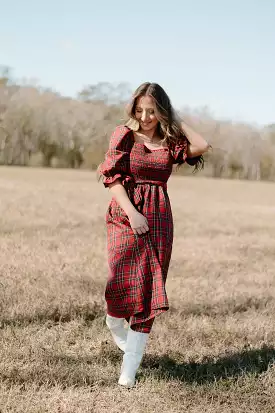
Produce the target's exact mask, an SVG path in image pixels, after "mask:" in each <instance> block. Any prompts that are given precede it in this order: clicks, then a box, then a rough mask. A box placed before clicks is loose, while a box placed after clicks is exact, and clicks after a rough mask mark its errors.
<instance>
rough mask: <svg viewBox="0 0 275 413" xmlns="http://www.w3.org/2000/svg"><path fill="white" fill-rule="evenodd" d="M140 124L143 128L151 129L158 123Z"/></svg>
mask: <svg viewBox="0 0 275 413" xmlns="http://www.w3.org/2000/svg"><path fill="white" fill-rule="evenodd" d="M140 126H141V129H144V130H151V129H154V128H155V127H156V125H152V124H151V123H150V124H148V125H140Z"/></svg>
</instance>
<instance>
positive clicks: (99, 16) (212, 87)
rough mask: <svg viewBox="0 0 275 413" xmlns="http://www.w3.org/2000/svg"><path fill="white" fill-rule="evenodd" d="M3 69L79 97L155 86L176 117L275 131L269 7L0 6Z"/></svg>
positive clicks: (216, 3) (140, 0) (273, 24)
mask: <svg viewBox="0 0 275 413" xmlns="http://www.w3.org/2000/svg"><path fill="white" fill-rule="evenodd" d="M0 11H1V15H0V64H3V65H8V66H10V67H11V68H12V69H13V75H14V76H15V77H17V78H21V77H27V78H36V79H38V80H39V83H40V84H41V85H43V86H45V87H52V88H54V89H55V90H57V91H59V92H61V93H63V94H67V95H73V96H74V95H75V94H76V92H77V91H79V90H81V88H82V87H83V86H84V85H87V84H94V83H97V82H99V81H110V82H119V81H125V82H129V83H130V84H131V85H132V86H133V88H136V87H137V86H138V85H139V84H140V83H142V82H144V81H154V82H158V83H160V84H161V85H162V86H163V87H164V88H165V90H166V91H167V93H168V94H169V96H170V98H171V100H172V103H173V104H174V105H175V106H176V107H177V108H180V107H182V106H190V107H191V108H200V107H202V106H205V105H207V106H208V107H209V108H210V110H211V112H212V113H213V114H214V115H215V116H217V117H221V118H231V119H233V120H237V121H238V120H243V121H247V122H252V123H255V124H265V123H271V122H275V79H274V77H275V0H169V1H167V0H163V4H161V1H160V0H135V1H129V0H127V1H126V0H78V1H75V0H66V1H65V0H47V1H41V0H24V1H23V0H0Z"/></svg>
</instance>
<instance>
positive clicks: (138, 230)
mask: <svg viewBox="0 0 275 413" xmlns="http://www.w3.org/2000/svg"><path fill="white" fill-rule="evenodd" d="M128 218H129V221H130V225H131V228H132V230H133V232H134V234H139V235H141V234H145V233H146V232H147V231H149V226H148V221H147V218H145V216H144V215H142V214H141V213H140V212H138V211H134V212H132V213H131V214H130V215H129V216H128Z"/></svg>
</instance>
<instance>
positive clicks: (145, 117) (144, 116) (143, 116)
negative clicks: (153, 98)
mask: <svg viewBox="0 0 275 413" xmlns="http://www.w3.org/2000/svg"><path fill="white" fill-rule="evenodd" d="M146 119H147V113H146V112H145V111H144V112H142V115H141V120H142V122H145V121H146Z"/></svg>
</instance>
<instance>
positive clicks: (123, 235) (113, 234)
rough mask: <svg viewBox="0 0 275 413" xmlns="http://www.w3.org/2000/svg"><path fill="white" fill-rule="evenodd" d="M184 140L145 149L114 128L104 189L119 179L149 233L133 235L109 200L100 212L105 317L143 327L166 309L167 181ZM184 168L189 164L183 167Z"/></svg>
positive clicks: (182, 158)
mask: <svg viewBox="0 0 275 413" xmlns="http://www.w3.org/2000/svg"><path fill="white" fill-rule="evenodd" d="M186 150H187V141H186V142H184V143H183V144H182V145H175V146H174V148H173V150H171V149H168V148H161V149H154V150H151V149H148V148H147V147H146V146H145V145H144V144H143V143H138V142H135V139H134V134H133V132H132V131H131V130H130V129H129V128H128V127H126V126H118V127H117V128H116V129H115V130H114V132H113V134H112V136H111V139H110V145H109V149H108V151H107V153H106V156H105V160H104V161H103V163H102V164H101V166H100V172H101V174H102V175H103V178H104V179H103V182H104V185H105V187H108V185H109V184H110V183H113V182H114V181H115V180H116V179H118V178H119V179H120V180H121V182H122V184H123V185H124V187H125V189H126V190H127V193H128V196H129V198H130V200H131V202H132V203H133V205H134V206H135V208H136V209H137V210H138V211H139V212H140V213H141V214H143V215H144V216H145V217H146V218H147V220H148V226H149V231H148V232H147V233H145V234H142V235H135V234H134V233H133V230H132V228H131V226H130V223H129V219H128V217H127V215H126V214H125V212H124V210H123V209H122V208H121V207H120V206H119V204H118V202H117V201H116V200H115V198H112V200H111V202H110V204H109V206H108V209H107V213H106V224H107V250H108V263H109V268H110V272H109V277H108V280H107V285H106V290H105V299H106V302H107V312H108V314H110V315H111V316H114V317H122V318H126V319H129V318H130V317H132V318H131V324H132V325H133V324H139V323H144V322H146V321H148V320H150V319H153V318H154V317H155V316H157V315H158V314H160V313H162V312H164V311H167V310H168V309H169V304H168V298H167V294H166V289H165V283H166V278H167V273H168V268H169V263H170V258H171V252H172V244H173V216H172V211H171V206H170V201H169V197H168V193H167V181H168V179H169V177H170V175H171V173H172V169H173V164H175V163H183V162H185V161H186V158H187V155H186ZM188 163H189V162H188Z"/></svg>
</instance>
